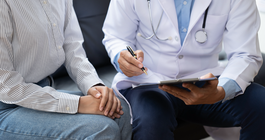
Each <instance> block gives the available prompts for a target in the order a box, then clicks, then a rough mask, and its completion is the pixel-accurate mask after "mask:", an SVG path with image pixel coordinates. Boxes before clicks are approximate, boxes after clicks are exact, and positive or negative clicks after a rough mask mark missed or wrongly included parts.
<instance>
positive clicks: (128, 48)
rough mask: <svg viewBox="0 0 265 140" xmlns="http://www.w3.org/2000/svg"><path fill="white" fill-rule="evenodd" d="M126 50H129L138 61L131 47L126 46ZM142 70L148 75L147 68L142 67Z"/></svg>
mask: <svg viewBox="0 0 265 140" xmlns="http://www.w3.org/2000/svg"><path fill="white" fill-rule="evenodd" d="M126 48H127V50H128V51H129V52H130V53H131V55H132V56H133V57H134V58H135V59H137V57H136V55H135V53H134V51H133V49H132V48H131V47H130V46H126ZM141 70H142V71H143V72H144V73H145V74H146V75H147V72H146V71H145V68H144V67H142V68H141Z"/></svg>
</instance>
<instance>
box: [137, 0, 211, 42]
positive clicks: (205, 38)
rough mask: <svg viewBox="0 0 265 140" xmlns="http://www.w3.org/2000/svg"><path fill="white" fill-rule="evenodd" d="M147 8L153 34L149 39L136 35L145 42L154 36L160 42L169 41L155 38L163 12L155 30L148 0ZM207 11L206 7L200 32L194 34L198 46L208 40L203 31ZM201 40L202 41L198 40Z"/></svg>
mask: <svg viewBox="0 0 265 140" xmlns="http://www.w3.org/2000/svg"><path fill="white" fill-rule="evenodd" d="M147 6H148V13H149V19H150V24H151V28H152V32H153V34H152V35H151V36H149V37H144V36H143V35H142V34H140V33H139V34H138V35H139V36H140V37H142V38H144V39H146V40H149V39H151V38H153V37H154V36H155V37H156V38H157V39H158V40H161V41H167V40H170V39H169V38H166V39H161V38H159V37H158V36H157V34H156V32H157V30H158V27H159V25H160V23H161V19H162V16H163V13H164V11H162V13H161V16H160V18H159V21H158V24H157V27H156V29H154V25H153V17H152V10H151V2H150V0H147ZM208 9H209V7H207V9H206V11H205V14H204V19H203V24H202V30H198V31H197V32H196V33H195V40H196V41H197V42H198V43H200V44H203V43H205V42H206V41H207V40H208V36H207V32H206V31H205V27H206V20H207V15H208ZM200 35H202V37H200ZM200 39H202V40H200Z"/></svg>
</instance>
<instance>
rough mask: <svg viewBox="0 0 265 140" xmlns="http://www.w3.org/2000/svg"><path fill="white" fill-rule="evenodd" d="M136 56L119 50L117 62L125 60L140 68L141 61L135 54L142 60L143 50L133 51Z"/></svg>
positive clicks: (120, 62) (121, 62)
mask: <svg viewBox="0 0 265 140" xmlns="http://www.w3.org/2000/svg"><path fill="white" fill-rule="evenodd" d="M135 55H136V58H135V57H134V56H132V54H130V53H129V52H128V51H121V52H120V58H119V59H118V63H119V64H124V63H125V62H128V63H130V64H132V65H134V66H136V67H138V68H142V67H143V64H142V62H141V61H139V60H138V59H137V55H138V56H139V57H140V60H143V52H142V51H136V52H135Z"/></svg>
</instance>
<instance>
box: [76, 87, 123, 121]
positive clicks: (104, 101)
mask: <svg viewBox="0 0 265 140" xmlns="http://www.w3.org/2000/svg"><path fill="white" fill-rule="evenodd" d="M87 94H88V95H86V96H82V97H80V99H79V108H78V113H84V114H98V115H105V116H107V117H109V118H112V119H115V118H120V116H121V115H122V114H123V111H122V106H121V103H120V100H119V99H118V98H117V97H116V95H115V94H114V92H113V90H112V89H111V88H108V87H106V86H94V87H92V88H90V89H89V90H88V92H87Z"/></svg>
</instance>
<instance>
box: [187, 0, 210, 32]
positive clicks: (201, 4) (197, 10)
mask: <svg viewBox="0 0 265 140" xmlns="http://www.w3.org/2000/svg"><path fill="white" fill-rule="evenodd" d="M211 2H212V0H195V1H194V5H193V9H192V12H191V16H190V25H189V29H188V33H187V34H189V32H190V31H191V29H192V28H193V27H194V26H195V24H196V23H197V22H198V20H199V18H200V17H201V16H202V14H203V13H204V12H205V11H206V9H207V7H208V6H209V5H210V4H211Z"/></svg>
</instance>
